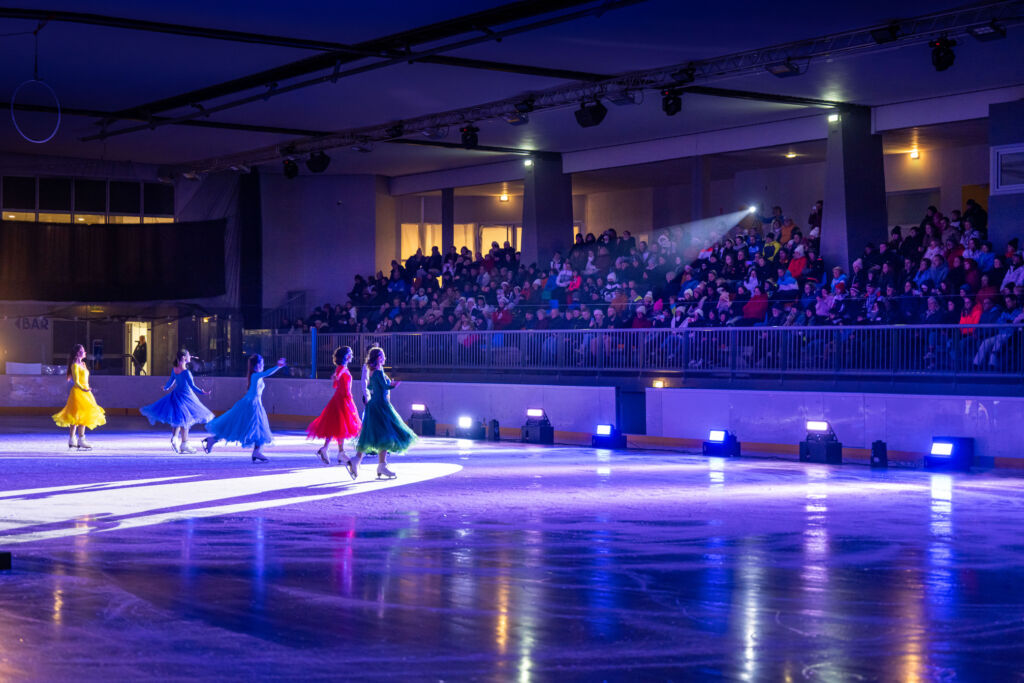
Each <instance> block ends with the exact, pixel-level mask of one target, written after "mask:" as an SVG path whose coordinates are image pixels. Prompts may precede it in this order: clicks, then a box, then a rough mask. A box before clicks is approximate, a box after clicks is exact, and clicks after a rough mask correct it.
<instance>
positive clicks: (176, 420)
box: [139, 349, 213, 453]
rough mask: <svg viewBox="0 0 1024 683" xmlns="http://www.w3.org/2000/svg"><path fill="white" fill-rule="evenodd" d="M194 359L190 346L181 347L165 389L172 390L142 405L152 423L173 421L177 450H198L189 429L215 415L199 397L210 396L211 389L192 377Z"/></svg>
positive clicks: (173, 442) (172, 434)
mask: <svg viewBox="0 0 1024 683" xmlns="http://www.w3.org/2000/svg"><path fill="white" fill-rule="evenodd" d="M191 360H192V355H191V354H190V353H189V352H188V351H187V350H185V349H182V350H181V351H178V355H177V356H176V357H175V359H174V368H173V369H172V370H171V377H170V379H168V380H167V384H165V385H164V391H170V392H171V393H169V394H168V395H167V396H164V397H163V398H161V399H160V400H159V401H157V402H156V403H151V404H149V405H148V406H144V407H142V408H139V412H140V413H142V414H143V415H145V416H146V417H148V418H149V423H150V424H154V425H155V424H156V423H157V422H166V423H167V424H169V425H171V450H172V451H174V452H175V453H195V452H196V449H194V448H192V447H191V446H189V445H188V430H189V429H190V428H191V427H192V425H194V424H197V423H202V422H209V421H210V420H212V419H213V413H211V412H210V410H209V409H208V408H207V407H206V406H204V405H203V404H202V403H201V402H200V401H199V399H198V398H197V397H196V394H199V395H201V396H206V395H207V394H209V393H210V392H208V391H203V390H202V389H200V388H199V387H197V386H196V384H195V382H194V381H192V372H191V371H190V370H189V369H188V364H189V361H191ZM172 387H173V389H172ZM179 435H180V436H181V443H180V444H176V443H175V439H177V438H178V436H179Z"/></svg>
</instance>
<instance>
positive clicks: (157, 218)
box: [142, 216, 174, 223]
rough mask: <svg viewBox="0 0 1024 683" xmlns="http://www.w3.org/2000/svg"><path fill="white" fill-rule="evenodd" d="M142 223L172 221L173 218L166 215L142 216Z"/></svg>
mask: <svg viewBox="0 0 1024 683" xmlns="http://www.w3.org/2000/svg"><path fill="white" fill-rule="evenodd" d="M142 222H143V223H173V222H174V219H173V218H170V217H168V216H144V217H143V218H142Z"/></svg>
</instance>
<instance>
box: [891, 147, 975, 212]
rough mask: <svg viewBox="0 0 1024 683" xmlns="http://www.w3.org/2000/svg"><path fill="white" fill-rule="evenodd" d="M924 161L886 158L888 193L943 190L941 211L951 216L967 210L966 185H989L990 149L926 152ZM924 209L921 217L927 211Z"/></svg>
mask: <svg viewBox="0 0 1024 683" xmlns="http://www.w3.org/2000/svg"><path fill="white" fill-rule="evenodd" d="M920 154H921V156H920V158H918V159H911V158H910V154H909V150H908V153H906V154H887V155H885V189H886V192H904V191H907V190H924V189H931V188H938V189H939V201H940V202H941V204H940V205H939V209H940V210H941V211H942V212H943V213H946V214H948V213H949V212H950V211H952V210H953V209H960V210H961V211H962V210H963V206H962V200H961V191H962V188H963V186H964V185H984V184H986V183H988V175H989V173H988V165H989V164H988V146H987V145H972V146H969V147H956V148H951V149H935V150H929V149H922V150H920ZM926 208H927V207H921V215H922V216H924V210H925V209H926Z"/></svg>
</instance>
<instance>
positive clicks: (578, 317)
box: [280, 200, 1024, 333]
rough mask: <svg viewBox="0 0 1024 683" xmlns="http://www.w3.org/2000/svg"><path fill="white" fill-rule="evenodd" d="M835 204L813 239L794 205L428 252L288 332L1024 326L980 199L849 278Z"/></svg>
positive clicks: (902, 234) (867, 249)
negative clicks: (831, 240)
mask: <svg viewBox="0 0 1024 683" xmlns="http://www.w3.org/2000/svg"><path fill="white" fill-rule="evenodd" d="M821 217H822V203H821V202H820V201H819V202H817V204H816V205H815V206H814V207H813V208H812V210H811V212H810V214H809V215H808V217H807V220H806V222H805V224H804V226H803V227H801V226H799V225H797V223H796V221H795V220H794V218H793V217H792V216H789V215H786V214H785V213H784V212H783V210H782V208H781V207H778V206H776V207H773V209H772V212H771V214H770V215H767V216H754V215H751V216H748V217H747V218H746V219H744V220H743V221H741V222H740V224H738V225H736V226H725V225H723V226H720V228H719V233H718V234H712V235H704V236H700V235H692V234H691V235H687V234H686V233H685V232H684V230H683V229H682V228H680V227H677V228H673V229H670V230H668V231H665V232H663V233H662V234H660V235H658V237H657V239H656V240H652V242H651V243H650V244H648V243H647V242H644V241H638V240H637V239H635V238H634V237H633V236H632V235H631V234H630V233H629V232H628V231H626V232H623V233H622V234H618V233H617V232H616V231H614V230H607V231H605V232H604V233H602V234H601V235H600V236H595V235H593V234H588V235H586V236H583V235H578V236H577V237H576V240H575V243H574V244H573V245H572V247H571V248H570V249H569V250H568V251H567V252H566V253H565V254H562V253H555V254H554V256H553V258H552V259H551V261H550V263H547V264H544V265H543V266H542V265H540V264H536V263H531V264H525V263H522V262H521V261H520V257H519V254H518V253H517V252H516V251H515V250H514V249H513V248H512V247H511V246H510V245H509V244H508V243H507V242H506V243H505V244H504V245H498V243H496V242H494V243H492V244H491V247H490V250H489V251H488V252H487V253H486V254H480V253H477V254H475V255H474V254H473V253H472V252H470V251H469V250H468V249H466V248H463V249H462V250H461V251H458V252H456V251H455V250H452V251H451V252H449V253H447V254H444V255H442V254H441V253H440V252H439V250H438V249H437V248H436V247H435V248H433V249H432V250H431V253H430V254H429V255H428V254H423V253H422V252H421V251H418V252H417V253H416V254H415V255H413V256H412V257H410V258H409V259H407V260H406V262H405V263H404V264H403V263H400V262H398V261H392V263H391V270H390V273H389V274H388V275H385V274H384V273H383V272H378V273H377V274H376V275H375V276H369V277H364V276H363V275H356V276H355V281H354V284H353V287H352V289H351V291H350V292H349V293H348V299H349V300H348V301H347V302H345V303H339V304H324V305H322V306H318V307H316V309H315V310H314V311H313V312H312V313H311V314H310V315H309V316H308V317H307V318H305V319H304V320H299V321H284V323H283V324H282V325H281V327H280V329H281V331H305V330H308V329H309V328H310V327H316V328H317V329H318V330H319V331H321V332H340V333H344V332H373V333H384V332H408V331H429V332H437V331H443V332H447V331H459V332H468V331H475V330H534V329H537V330H544V329H550V330H565V329H591V330H595V329H626V328H631V329H638V328H640V329H643V328H659V327H660V328H671V329H673V330H681V329H685V328H689V327H720V326H834V325H873V324H885V325H893V324H944V323H965V324H971V323H1008V322H1013V323H1019V322H1024V312H1022V306H1021V304H1022V302H1024V256H1022V254H1020V253H1018V246H1019V245H1018V242H1017V240H1016V239H1014V240H1011V241H1010V242H1009V243H1008V244H1006V245H1001V246H1000V248H998V249H996V248H994V247H993V245H992V244H991V243H990V242H988V241H987V239H986V237H987V214H986V212H985V211H984V209H983V208H982V207H981V206H980V205H978V204H977V203H976V202H974V201H972V200H969V201H968V202H967V206H966V210H965V211H964V212H963V213H961V211H960V210H954V211H951V212H950V214H949V215H948V216H947V215H945V214H943V213H942V212H940V211H939V210H938V209H937V208H936V207H934V206H930V207H928V209H927V211H926V212H925V214H924V216H923V218H922V220H921V221H920V223H919V224H916V225H911V226H896V227H894V228H893V229H892V231H891V233H890V235H889V239H888V241H883V242H880V243H878V244H867V245H865V246H864V250H863V254H861V255H859V256H858V257H857V258H856V259H855V260H854V261H853V262H852V264H850V265H849V267H848V268H847V267H844V266H843V265H841V264H826V263H825V262H824V261H823V260H822V258H821V256H820V252H819V237H820V232H821V227H822V226H821Z"/></svg>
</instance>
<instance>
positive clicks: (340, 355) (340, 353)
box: [334, 346, 352, 365]
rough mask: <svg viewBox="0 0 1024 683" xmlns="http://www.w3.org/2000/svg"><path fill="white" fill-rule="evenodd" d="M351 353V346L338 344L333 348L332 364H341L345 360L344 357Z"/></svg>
mask: <svg viewBox="0 0 1024 683" xmlns="http://www.w3.org/2000/svg"><path fill="white" fill-rule="evenodd" d="M350 353H352V347H351V346H339V347H338V348H336V349H334V364H335V365H342V364H343V363H344V362H345V357H346V356H348V355H349V354H350Z"/></svg>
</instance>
